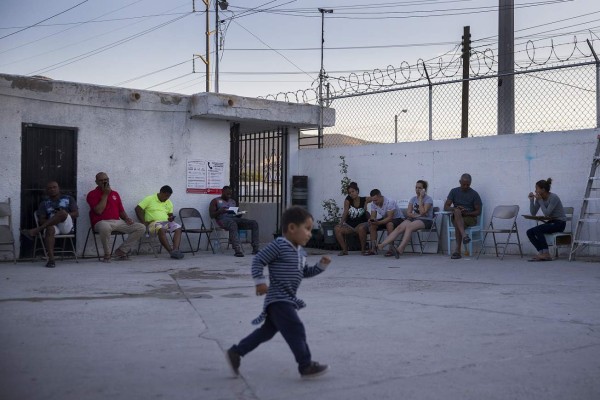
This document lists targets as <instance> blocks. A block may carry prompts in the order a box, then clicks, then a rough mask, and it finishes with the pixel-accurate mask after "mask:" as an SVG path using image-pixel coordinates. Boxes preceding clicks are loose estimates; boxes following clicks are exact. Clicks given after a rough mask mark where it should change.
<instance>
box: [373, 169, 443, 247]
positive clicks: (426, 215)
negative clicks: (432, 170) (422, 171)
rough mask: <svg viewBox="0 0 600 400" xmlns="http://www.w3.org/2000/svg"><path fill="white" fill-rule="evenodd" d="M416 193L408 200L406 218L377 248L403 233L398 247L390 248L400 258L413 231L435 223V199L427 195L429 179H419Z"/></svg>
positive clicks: (427, 227)
mask: <svg viewBox="0 0 600 400" xmlns="http://www.w3.org/2000/svg"><path fill="white" fill-rule="evenodd" d="M415 193H416V196H413V198H412V199H410V201H409V202H408V211H407V213H406V219H405V220H404V221H403V222H402V223H401V224H400V225H398V226H397V227H396V229H394V230H393V231H392V233H390V234H389V235H388V236H387V238H385V240H384V241H383V242H381V243H380V244H378V245H377V248H379V249H383V248H384V247H385V246H387V245H388V244H390V243H393V242H394V240H395V239H396V238H397V237H398V235H400V234H402V233H403V234H404V236H402V241H401V242H400V245H399V246H398V247H397V248H396V247H394V246H393V244H392V246H390V250H391V251H392V253H393V254H394V257H396V258H399V257H400V254H402V253H403V252H404V249H405V248H406V246H407V245H408V242H410V239H411V237H412V233H413V232H415V231H418V230H419V229H429V228H431V224H433V199H432V198H431V197H430V196H429V195H427V181H424V180H418V181H417V183H416V184H415Z"/></svg>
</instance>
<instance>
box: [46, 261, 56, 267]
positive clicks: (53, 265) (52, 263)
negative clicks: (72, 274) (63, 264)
mask: <svg viewBox="0 0 600 400" xmlns="http://www.w3.org/2000/svg"><path fill="white" fill-rule="evenodd" d="M54 267H56V263H55V262H54V260H50V261H48V262H47V263H46V268H54Z"/></svg>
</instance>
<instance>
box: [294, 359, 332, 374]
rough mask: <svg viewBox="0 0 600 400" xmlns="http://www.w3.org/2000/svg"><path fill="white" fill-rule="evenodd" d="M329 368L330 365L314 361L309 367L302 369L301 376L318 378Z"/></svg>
mask: <svg viewBox="0 0 600 400" xmlns="http://www.w3.org/2000/svg"><path fill="white" fill-rule="evenodd" d="M328 370H329V365H327V364H319V363H318V362H316V361H313V362H311V363H310V365H309V366H308V367H305V368H304V369H303V370H302V371H300V376H301V377H302V378H316V377H318V376H321V375H323V374H324V373H326V372H327V371H328Z"/></svg>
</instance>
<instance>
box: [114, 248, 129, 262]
mask: <svg viewBox="0 0 600 400" xmlns="http://www.w3.org/2000/svg"><path fill="white" fill-rule="evenodd" d="M115 256H116V257H117V258H116V260H117V261H128V260H129V256H128V255H127V253H125V252H123V251H121V250H119V249H117V250H116V251H115Z"/></svg>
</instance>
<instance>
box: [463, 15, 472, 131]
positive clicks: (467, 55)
mask: <svg viewBox="0 0 600 400" xmlns="http://www.w3.org/2000/svg"><path fill="white" fill-rule="evenodd" d="M470 60H471V27H470V26H465V27H463V37H462V63H463V81H462V118H461V124H460V137H461V138H466V137H469V69H470V64H469V62H470Z"/></svg>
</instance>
